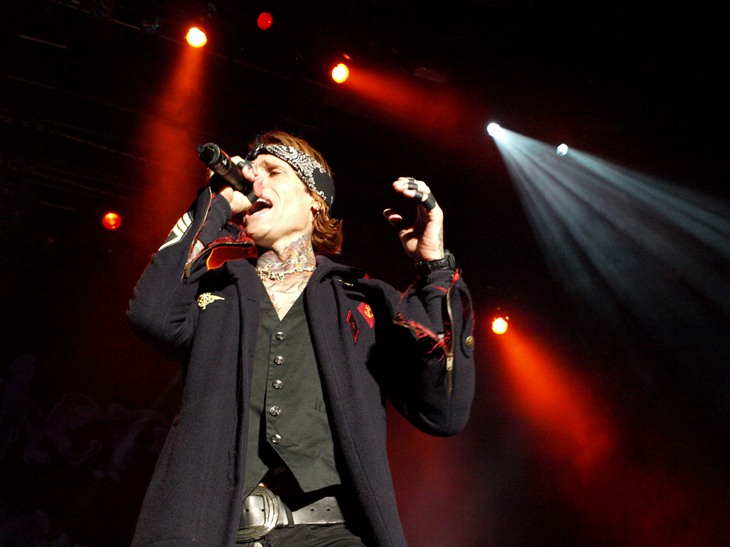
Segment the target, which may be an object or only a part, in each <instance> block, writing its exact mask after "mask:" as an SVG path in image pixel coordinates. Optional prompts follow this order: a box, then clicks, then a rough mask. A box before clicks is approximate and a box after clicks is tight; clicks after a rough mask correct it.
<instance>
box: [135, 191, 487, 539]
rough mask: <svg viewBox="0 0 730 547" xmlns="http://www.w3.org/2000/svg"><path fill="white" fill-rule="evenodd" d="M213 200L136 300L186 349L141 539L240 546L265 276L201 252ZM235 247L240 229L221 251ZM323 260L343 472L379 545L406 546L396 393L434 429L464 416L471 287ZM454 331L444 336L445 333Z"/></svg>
mask: <svg viewBox="0 0 730 547" xmlns="http://www.w3.org/2000/svg"><path fill="white" fill-rule="evenodd" d="M210 202H211V194H210V192H207V191H203V192H202V193H201V194H200V196H199V198H198V200H196V203H194V204H193V206H192V207H191V209H190V210H189V211H188V212H187V213H186V215H185V216H184V217H183V219H181V221H180V222H179V223H178V224H177V225H176V227H175V229H174V230H173V232H171V234H170V236H169V238H168V241H167V242H166V243H165V245H163V247H162V248H161V249H160V250H159V251H158V252H157V253H156V254H155V255H154V256H153V258H152V260H151V262H150V264H149V265H148V267H147V268H146V270H145V272H144V274H143V276H142V278H141V279H140V281H139V282H138V284H137V287H136V288H135V292H134V296H133V298H132V300H131V303H130V308H129V310H128V318H129V321H130V324H131V326H132V328H133V330H134V331H135V332H137V333H138V334H139V335H140V336H142V337H144V338H145V339H148V340H149V341H151V342H153V343H155V344H156V345H157V346H158V347H160V349H162V350H163V351H165V352H166V353H167V354H169V355H172V356H175V357H177V358H178V359H179V360H180V362H181V363H182V367H183V373H184V378H185V381H184V391H183V399H182V403H181V407H180V410H179V413H178V415H177V417H176V418H175V420H174V422H173V424H172V427H171V429H170V432H169V434H168V437H167V440H166V442H165V445H164V448H163V450H162V453H161V454H160V457H159V460H158V463H157V466H156V468H155V471H154V474H153V476H152V479H151V482H150V485H149V488H148V491H147V495H146V496H145V500H144V503H143V506H142V511H141V513H140V516H139V520H138V524H137V531H136V534H135V538H134V544H135V545H157V546H162V545H169V546H173V545H174V546H175V547H180V546H183V545H204V546H211V547H219V546H221V547H222V546H230V545H233V543H234V538H235V533H236V530H237V527H238V523H239V518H240V513H241V502H242V496H243V492H242V488H243V477H244V472H245V471H244V470H245V461H244V460H245V454H246V450H245V447H244V443H245V440H246V430H247V427H248V411H247V408H248V407H247V405H246V404H245V401H246V399H247V396H248V393H249V389H250V384H251V369H252V363H253V359H254V355H255V351H256V348H255V344H256V337H257V331H258V314H259V302H258V298H259V296H258V295H259V294H260V292H259V291H258V290H256V289H255V287H256V284H257V283H260V281H259V280H258V278H257V275H256V272H255V269H254V267H253V266H252V264H251V263H250V262H249V261H248V260H246V259H238V260H230V261H228V262H225V264H223V265H222V266H219V267H217V268H215V269H211V268H210V266H211V261H210V260H207V261H206V258H208V259H209V258H210V256H211V255H210V254H209V253H210V252H215V251H213V249H216V246H215V245H213V246H211V248H210V249H209V251H208V252H206V253H204V254H203V255H202V256H200V257H199V258H198V259H197V260H195V261H194V262H193V263H192V265H191V264H190V262H189V260H190V249H191V248H192V245H193V242H194V241H195V237H196V234H197V233H198V232H199V230H200V228H201V225H202V223H203V220H204V219H205V218H206V215H207V212H208V210H209V207H210ZM232 245H235V243H231V241H230V238H229V240H228V242H226V243H225V244H224V245H223V247H221V246H219V247H217V250H221V249H224V250H225V251H228V250H230V247H231V246H232ZM317 260H318V265H317V268H316V270H315V271H314V273H313V275H312V277H311V278H310V280H309V283H308V285H307V287H306V289H305V292H304V299H305V301H304V302H305V309H306V313H307V318H308V321H309V325H310V329H311V333H312V338H313V343H314V349H315V354H316V356H317V361H318V365H319V370H320V374H321V378H322V382H323V387H324V393H325V397H326V398H327V408H328V409H329V412H330V422H331V424H332V427H333V430H334V440H335V447H336V451H337V454H338V458H339V461H340V467H341V468H342V469H341V473H342V474H343V480H345V481H347V482H348V485H349V486H350V487H351V488H352V492H354V497H355V499H354V500H351V501H352V505H353V506H354V507H356V508H357V510H358V512H359V513H360V515H361V517H364V521H365V522H366V523H367V529H365V530H363V531H362V532H363V534H364V537H365V538H366V541H368V544H373V545H383V546H386V545H387V546H391V545H392V546H398V545H405V539H404V536H403V530H402V527H401V524H400V520H399V517H398V510H397V507H396V500H395V494H394V491H393V485H392V480H391V474H390V468H389V465H388V458H387V453H386V419H385V409H386V406H385V401H386V399H387V400H389V401H390V402H391V403H392V404H393V406H394V407H395V408H397V409H398V410H399V411H400V412H401V413H402V414H403V415H404V416H405V417H406V418H407V419H408V420H409V421H411V422H412V423H413V424H414V425H415V426H416V427H418V428H419V429H421V430H423V431H425V432H428V433H431V434H434V435H453V434H455V433H457V432H458V431H460V430H461V429H462V428H463V427H464V425H465V423H466V421H467V418H468V415H469V410H470V406H471V402H472V399H473V392H474V370H473V358H472V347H473V337H472V332H471V329H472V312H471V303H470V298H469V294H468V291H467V288H466V285H465V284H464V281H463V280H462V279H461V276H460V275H459V273H458V272H456V273H454V272H449V271H442V272H436V273H433V274H431V275H430V276H429V278H428V279H427V280H422V282H420V283H417V284H416V285H414V287H412V288H411V289H410V290H409V291H407V292H406V293H401V292H399V291H397V290H395V289H394V288H393V287H391V286H389V285H387V284H385V283H383V282H380V281H375V280H371V279H368V278H367V277H366V276H365V275H364V273H363V272H362V271H360V270H356V269H353V268H350V267H346V266H342V265H339V264H336V263H334V262H333V261H331V260H329V259H328V258H325V257H318V259H317ZM186 266H187V267H186ZM191 266H192V267H191ZM447 295H448V297H447ZM444 330H445V332H446V336H445V337H442V336H438V335H437V334H436V333H438V332H440V331H444ZM447 363H448V366H447ZM452 365H453V366H452ZM447 368H448V369H450V370H447Z"/></svg>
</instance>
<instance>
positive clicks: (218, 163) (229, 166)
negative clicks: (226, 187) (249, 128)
mask: <svg viewBox="0 0 730 547" xmlns="http://www.w3.org/2000/svg"><path fill="white" fill-rule="evenodd" d="M198 157H199V158H200V161H202V162H203V163H204V164H206V165H207V166H208V169H210V170H211V171H213V173H214V175H213V176H219V177H220V178H222V179H223V180H224V181H225V182H226V183H228V184H230V185H231V186H232V187H233V188H234V189H235V190H238V191H239V192H241V193H242V194H244V195H245V196H246V198H247V199H248V201H249V202H251V204H253V203H254V202H255V201H256V200H257V199H258V197H257V196H256V194H254V192H253V188H252V187H251V182H250V181H249V180H247V179H246V178H244V176H243V171H242V169H243V167H242V166H243V162H241V163H239V164H238V165H234V163H233V160H232V159H231V157H230V156H229V155H228V154H226V153H225V152H224V151H223V150H221V147H220V146H218V145H217V144H214V143H212V142H209V143H206V144H199V145H198Z"/></svg>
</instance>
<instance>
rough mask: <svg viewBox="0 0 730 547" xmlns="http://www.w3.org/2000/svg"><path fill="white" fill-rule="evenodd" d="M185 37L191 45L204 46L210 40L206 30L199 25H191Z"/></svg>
mask: <svg viewBox="0 0 730 547" xmlns="http://www.w3.org/2000/svg"><path fill="white" fill-rule="evenodd" d="M185 39H186V40H187V41H188V44H190V46H191V47H196V48H197V47H203V46H204V45H205V44H206V43H207V42H208V37H207V36H206V35H205V31H203V29H200V28H198V27H190V28H189V29H188V33H187V34H186V35H185Z"/></svg>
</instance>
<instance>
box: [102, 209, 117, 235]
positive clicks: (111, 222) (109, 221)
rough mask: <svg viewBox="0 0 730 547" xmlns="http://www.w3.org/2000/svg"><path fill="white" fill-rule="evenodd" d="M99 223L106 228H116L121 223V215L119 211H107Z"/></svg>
mask: <svg viewBox="0 0 730 547" xmlns="http://www.w3.org/2000/svg"><path fill="white" fill-rule="evenodd" d="M101 223H102V224H103V225H104V228H106V229H107V230H116V229H117V228H119V227H120V226H121V225H122V217H121V215H120V214H119V213H115V212H113V211H109V212H108V213H107V214H105V215H104V216H103V217H102V219H101Z"/></svg>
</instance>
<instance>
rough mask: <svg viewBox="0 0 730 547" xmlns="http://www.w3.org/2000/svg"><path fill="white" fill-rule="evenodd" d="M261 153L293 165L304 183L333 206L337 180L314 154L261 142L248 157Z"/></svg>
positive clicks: (251, 158) (254, 156)
mask: <svg viewBox="0 0 730 547" xmlns="http://www.w3.org/2000/svg"><path fill="white" fill-rule="evenodd" d="M261 154H271V155H272V156H276V157H277V158H279V159H280V160H283V161H285V162H286V163H288V164H289V165H291V166H292V168H293V169H294V171H295V172H296V174H297V176H298V177H299V178H300V179H302V181H303V182H304V184H306V185H307V187H308V188H309V189H310V190H313V191H314V192H317V194H319V195H320V196H322V199H324V201H325V202H326V203H327V205H329V206H330V207H332V203H333V202H334V201H335V182H334V181H333V180H332V177H330V176H329V175H328V174H327V171H325V170H324V168H323V167H322V166H321V165H320V164H319V162H318V161H317V160H315V159H314V158H313V157H312V156H310V155H309V154H305V153H304V152H301V151H299V150H297V149H296V148H292V147H291V146H284V145H282V144H259V145H258V146H257V147H256V148H254V150H252V151H251V153H250V154H249V155H248V156H247V157H246V159H247V160H248V161H251V160H253V159H254V158H256V157H257V156H260V155H261Z"/></svg>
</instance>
